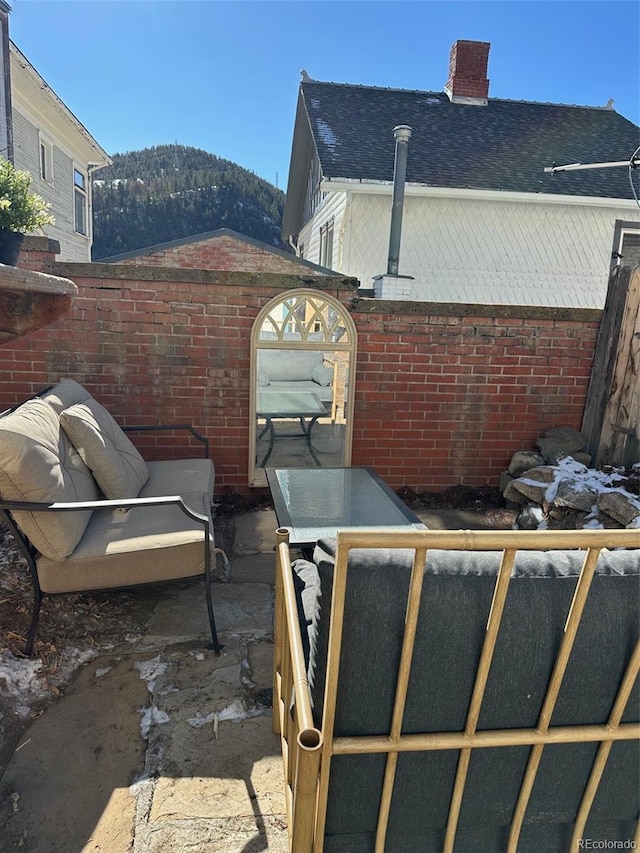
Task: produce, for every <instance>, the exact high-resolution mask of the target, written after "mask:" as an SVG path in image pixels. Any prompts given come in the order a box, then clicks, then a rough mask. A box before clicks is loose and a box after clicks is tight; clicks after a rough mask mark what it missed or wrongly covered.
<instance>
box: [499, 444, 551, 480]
mask: <svg viewBox="0 0 640 853" xmlns="http://www.w3.org/2000/svg"><path fill="white" fill-rule="evenodd" d="M544 463H545V458H544V456H542V455H541V454H540V453H536V452H535V450H518V451H517V452H516V453H514V454H513V456H512V457H511V462H510V463H509V468H508V469H507V471H508V473H509V474H511V476H512V477H520V476H522V474H524V473H525V471H529V470H530V469H531V468H537V467H538V466H539V465H544Z"/></svg>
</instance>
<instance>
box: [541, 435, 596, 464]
mask: <svg viewBox="0 0 640 853" xmlns="http://www.w3.org/2000/svg"><path fill="white" fill-rule="evenodd" d="M536 445H537V447H538V448H539V449H540V453H541V454H542V455H543V456H544V458H545V460H546V461H547V462H550V463H551V464H554V463H555V462H557V461H558V460H559V459H562V457H563V456H571V455H572V454H574V453H576V452H578V451H581V450H584V448H585V447H586V446H587V437H586V436H585V435H584V433H581V432H580V431H579V430H577V429H573V427H553V428H552V429H548V430H547V431H546V432H545V433H544V435H543V436H541V437H540V438H538V440H537V441H536ZM589 461H591V460H589Z"/></svg>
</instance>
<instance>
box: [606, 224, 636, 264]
mask: <svg viewBox="0 0 640 853" xmlns="http://www.w3.org/2000/svg"><path fill="white" fill-rule="evenodd" d="M625 234H640V221H630V222H629V221H626V220H624V219H616V222H615V226H614V230H613V247H612V249H611V269H615V268H616V267H619V266H622V264H623V262H624V256H623V254H622V247H623V243H624V238H625Z"/></svg>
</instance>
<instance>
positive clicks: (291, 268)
mask: <svg viewBox="0 0 640 853" xmlns="http://www.w3.org/2000/svg"><path fill="white" fill-rule="evenodd" d="M118 263H120V264H135V265H137V266H161V267H181V268H183V269H184V268H186V269H203V270H243V271H246V272H272V273H284V274H285V275H287V274H289V275H295V274H296V273H298V274H299V273H301V272H302V273H304V272H305V269H304V268H303V269H301V267H303V265H302V264H301V263H300V262H299V261H298V259H297V258H296V257H295V256H294V255H291V256H286V255H285V254H284V253H282V254H280V253H278V252H274V251H269V250H267V249H263V248H261V247H260V245H258V244H254V243H252V242H249V241H246V240H239V239H237V238H235V237H233V236H230V235H227V234H224V235H216V236H215V237H210V238H209V239H206V240H198V241H194V242H192V243H183V244H181V245H169V246H166V247H165V248H159V249H158V250H157V251H154V252H150V253H149V254H147V255H136V257H133V258H125V259H123V260H121V261H118ZM307 273H308V271H307Z"/></svg>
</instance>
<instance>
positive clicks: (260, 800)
mask: <svg viewBox="0 0 640 853" xmlns="http://www.w3.org/2000/svg"><path fill="white" fill-rule="evenodd" d="M234 524H237V525H238V526H239V534H238V533H236V532H235V531H231V533H229V530H228V528H229V525H228V524H227V532H226V538H229V539H231V540H234V539H235V538H238V539H239V550H238V551H236V549H235V547H234V552H233V554H230V557H231V558H232V562H233V568H234V572H233V575H232V579H231V582H229V583H215V584H214V586H213V602H214V611H215V615H216V623H217V627H218V632H219V635H220V641H221V643H223V644H224V647H223V649H222V653H221V655H220V657H216V656H215V655H214V653H213V652H212V651H210V650H209V649H208V648H207V646H208V643H209V642H210V637H209V636H208V621H207V615H206V605H205V598H204V586H203V582H202V581H199V582H189V583H184V584H175V585H171V586H168V587H167V591H166V595H163V597H162V600H161V601H160V602H159V604H158V605H157V606H156V608H155V610H154V613H153V615H152V617H151V619H150V620H149V623H148V625H147V629H146V631H145V634H144V636H143V637H142V638H140V639H139V640H136V641H132V642H131V643H126V642H123V643H122V644H121V645H120V646H118V649H117V654H116V653H115V652H114V653H113V654H112V655H108V656H104V657H101V658H98V659H96V660H94V661H92V662H91V663H89V664H87V665H85V666H84V667H83V668H82V669H81V671H80V673H79V675H78V677H77V679H76V681H75V683H74V684H73V685H72V686H71V687H70V688H69V689H68V690H67V692H66V694H65V695H64V696H62V697H61V699H60V700H59V701H58V702H57V703H56V704H55V705H53V706H51V707H49V708H48V709H47V710H46V711H45V713H44V714H42V716H41V717H40V718H39V719H37V720H36V721H35V723H34V724H33V725H32V726H31V728H30V729H29V730H28V732H27V733H26V734H25V737H24V746H23V747H22V748H20V749H18V750H16V752H15V753H14V756H13V758H12V760H11V762H10V765H9V767H8V768H7V771H6V773H5V774H4V776H3V778H2V781H1V784H0V788H1V789H2V791H3V794H4V796H3V797H1V798H0V851H1V853H5V851H10V850H13V849H16V850H18V849H26V850H29V851H32V850H33V851H38V853H40V851H42V852H43V853H70V851H74V853H174V851H175V853H190V851H192V852H193V853H204V851H206V853H218V851H220V853H222V851H224V853H251V851H256V853H257V851H264V850H269V851H270V853H285V851H287V849H288V848H287V832H286V820H285V802H284V792H283V777H282V759H281V756H280V744H279V739H278V738H277V737H276V736H275V735H274V734H273V732H272V720H271V710H270V708H268V707H266V706H265V701H266V698H267V697H268V690H269V689H270V687H271V679H272V676H271V664H272V659H273V578H274V554H273V541H274V531H275V516H274V514H273V513H272V512H269V511H266V512H258V513H247V514H246V515H244V516H238V518H237V519H236V520H234Z"/></svg>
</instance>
